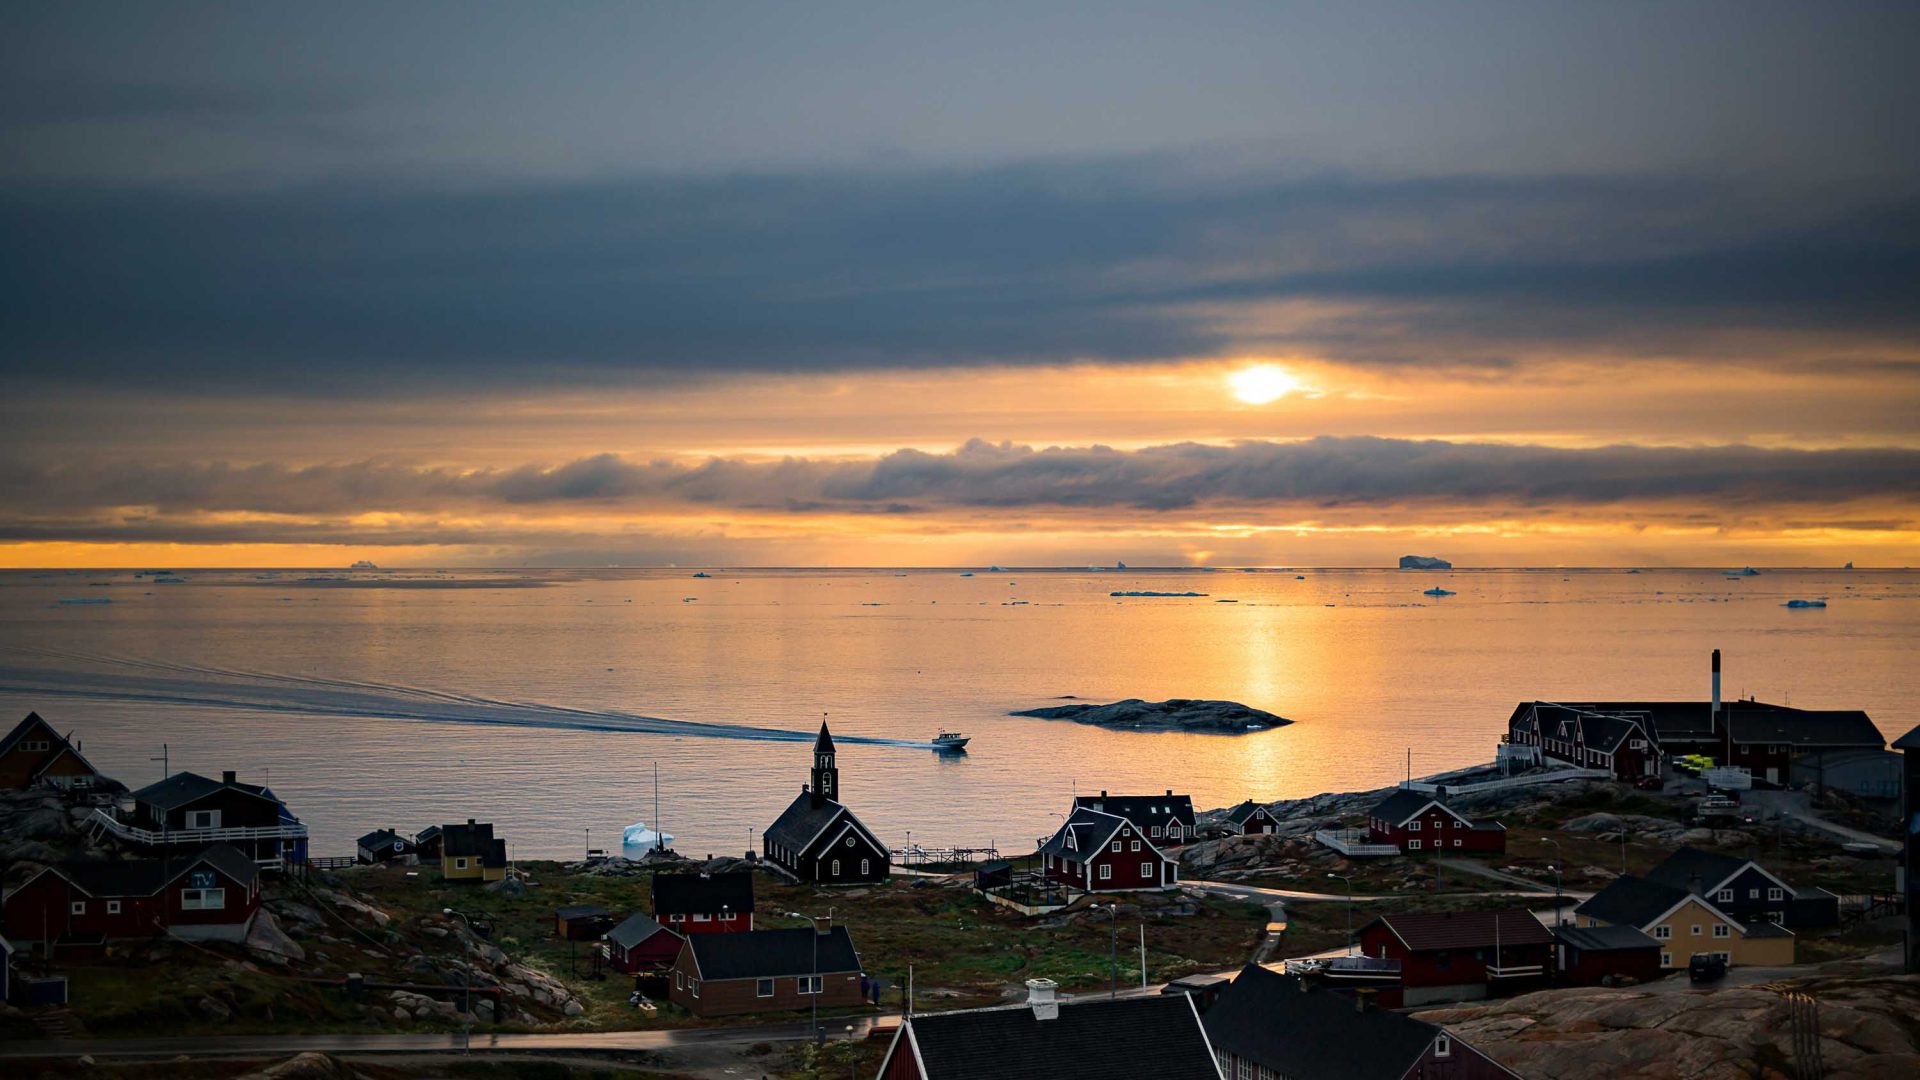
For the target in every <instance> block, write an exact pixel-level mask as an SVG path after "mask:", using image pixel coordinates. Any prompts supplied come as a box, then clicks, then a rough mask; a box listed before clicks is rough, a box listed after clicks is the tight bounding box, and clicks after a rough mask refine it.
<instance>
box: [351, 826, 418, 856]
mask: <svg viewBox="0 0 1920 1080" xmlns="http://www.w3.org/2000/svg"><path fill="white" fill-rule="evenodd" d="M396 842H397V843H401V844H403V845H404V844H405V842H406V838H405V837H402V836H401V835H400V834H399V833H397V832H394V831H393V830H392V829H375V830H374V831H372V832H370V833H368V834H367V835H365V836H363V837H361V838H360V839H359V840H357V841H355V843H356V844H357V845H358V846H360V847H363V848H366V849H367V850H368V851H377V850H379V849H381V848H390V847H392V846H393V845H394V844H395V843H396Z"/></svg>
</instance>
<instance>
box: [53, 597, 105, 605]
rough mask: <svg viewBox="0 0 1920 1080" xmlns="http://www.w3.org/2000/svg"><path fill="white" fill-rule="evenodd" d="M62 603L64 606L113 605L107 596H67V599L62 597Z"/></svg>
mask: <svg viewBox="0 0 1920 1080" xmlns="http://www.w3.org/2000/svg"><path fill="white" fill-rule="evenodd" d="M60 602H61V603H63V604H111V603H113V601H112V600H111V599H109V598H108V597H105V596H66V597H62V598H61V599H60Z"/></svg>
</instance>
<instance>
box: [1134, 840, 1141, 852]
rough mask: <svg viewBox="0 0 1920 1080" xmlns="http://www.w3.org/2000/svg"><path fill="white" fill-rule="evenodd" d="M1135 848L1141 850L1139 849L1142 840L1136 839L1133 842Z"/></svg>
mask: <svg viewBox="0 0 1920 1080" xmlns="http://www.w3.org/2000/svg"><path fill="white" fill-rule="evenodd" d="M1133 850H1134V851H1139V850H1140V841H1138V840H1135V841H1134V842H1133Z"/></svg>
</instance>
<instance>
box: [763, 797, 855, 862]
mask: <svg viewBox="0 0 1920 1080" xmlns="http://www.w3.org/2000/svg"><path fill="white" fill-rule="evenodd" d="M844 809H846V807H844V806H841V805H840V804H839V803H837V802H834V801H833V800H832V799H823V800H821V802H820V805H818V806H815V805H814V804H813V794H812V793H811V792H808V791H802V792H800V794H798V795H795V796H794V797H793V801H792V802H790V803H788V804H787V808H786V809H785V810H782V811H780V816H779V817H777V818H774V819H773V824H771V825H769V826H767V831H766V838H767V839H768V840H770V841H772V842H773V843H776V844H779V845H780V846H781V847H784V848H788V849H790V850H792V851H804V850H806V847H807V845H808V844H811V843H813V838H814V837H816V836H819V835H820V834H821V833H822V832H823V831H825V830H826V828H827V826H829V825H831V824H833V819H834V818H835V817H837V816H839V814H840V811H842V810H844Z"/></svg>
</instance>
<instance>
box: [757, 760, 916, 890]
mask: <svg viewBox="0 0 1920 1080" xmlns="http://www.w3.org/2000/svg"><path fill="white" fill-rule="evenodd" d="M760 846H761V851H762V853H763V854H765V856H766V858H767V861H768V862H771V863H773V864H774V865H775V866H778V867H780V868H781V869H783V870H785V871H786V872H787V873H789V874H792V875H793V876H794V877H795V878H797V879H799V880H800V881H802V882H812V883H814V884H816V885H861V884H865V883H867V882H873V881H885V880H886V879H887V875H888V874H889V873H891V872H892V869H893V866H892V860H891V857H890V856H889V854H888V851H887V846H886V845H885V844H883V843H881V842H880V839H879V838H878V837H876V836H874V835H873V831H872V830H871V829H868V828H867V826H866V825H865V824H864V823H863V822H861V820H860V819H859V818H858V817H855V816H854V813H853V811H851V810H849V809H847V808H846V807H845V806H843V805H841V803H840V766H839V764H838V755H837V754H836V753H835V752H834V749H833V735H832V733H831V732H829V731H828V730H827V725H826V723H825V722H822V723H821V725H820V735H819V737H818V738H816V739H814V741H813V777H812V780H811V782H809V783H807V784H805V785H802V786H801V788H800V794H799V795H797V796H795V797H794V800H793V802H791V803H789V804H788V805H787V809H786V810H785V811H784V812H783V813H782V814H781V815H780V817H779V819H778V820H776V821H775V822H774V823H773V824H772V825H770V826H768V827H767V830H766V831H765V832H763V833H761V834H760Z"/></svg>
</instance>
